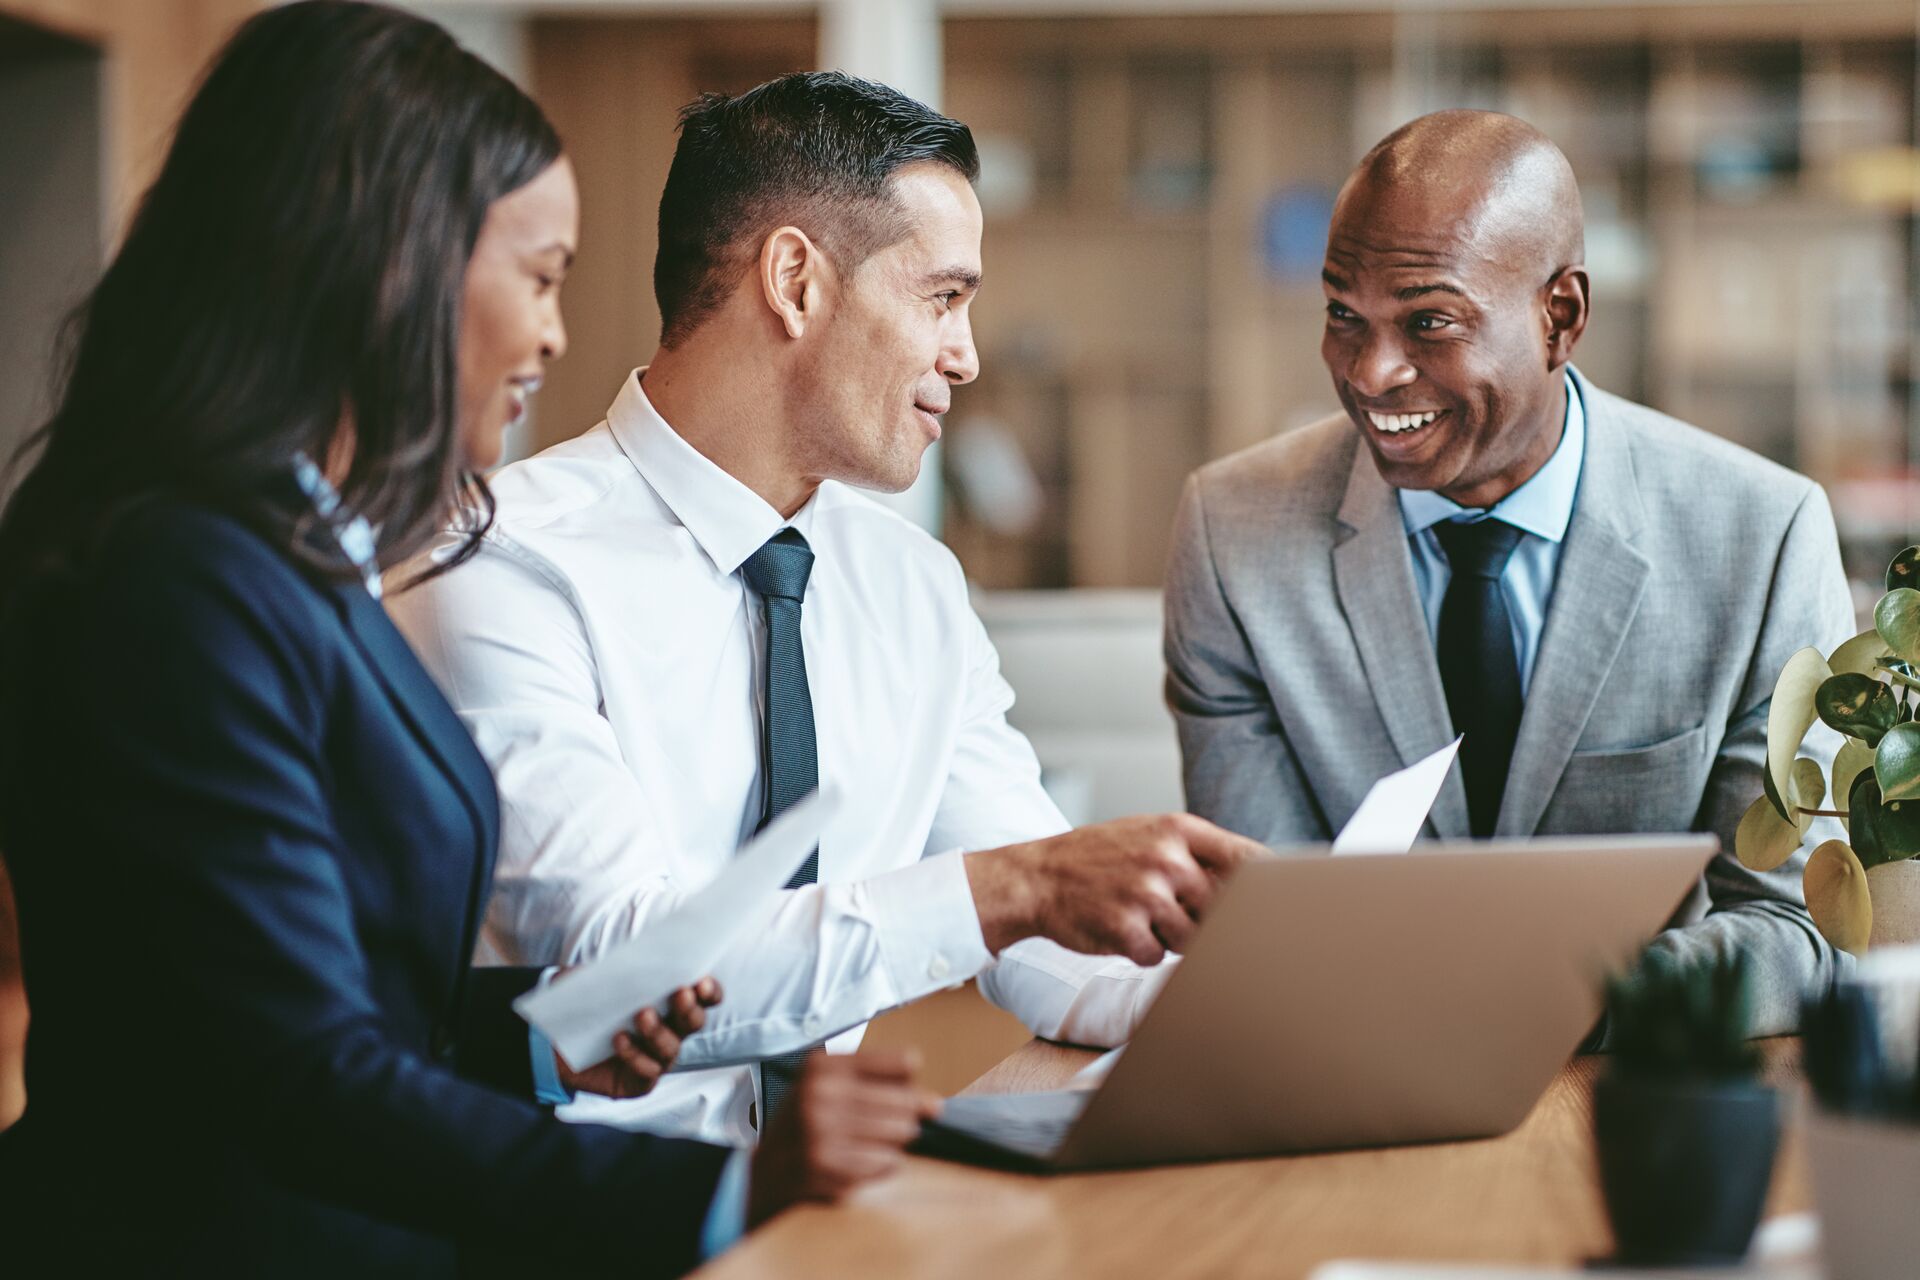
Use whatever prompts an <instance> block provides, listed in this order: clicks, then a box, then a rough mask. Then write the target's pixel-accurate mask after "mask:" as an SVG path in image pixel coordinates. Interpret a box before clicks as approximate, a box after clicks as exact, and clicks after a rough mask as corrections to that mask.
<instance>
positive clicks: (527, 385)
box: [507, 378, 541, 422]
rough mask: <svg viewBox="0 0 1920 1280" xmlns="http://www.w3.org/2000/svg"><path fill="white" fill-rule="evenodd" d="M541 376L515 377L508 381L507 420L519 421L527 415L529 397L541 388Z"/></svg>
mask: <svg viewBox="0 0 1920 1280" xmlns="http://www.w3.org/2000/svg"><path fill="white" fill-rule="evenodd" d="M540 382H541V379H539V378H515V379H513V380H512V381H510V382H508V383H507V420H508V421H509V422H518V421H520V419H521V418H523V417H525V416H526V412H527V399H528V397H530V396H531V395H533V393H534V392H536V391H538V390H539V389H540Z"/></svg>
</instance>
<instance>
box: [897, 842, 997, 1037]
mask: <svg viewBox="0 0 1920 1280" xmlns="http://www.w3.org/2000/svg"><path fill="white" fill-rule="evenodd" d="M963 856H964V855H963V854H961V853H958V852H954V853H942V854H936V855H935V856H933V857H931V858H923V859H921V860H920V861H919V862H916V863H914V864H913V865H911V866H907V867H902V868H901V869H900V870H898V871H890V872H888V873H887V874H885V875H881V876H875V877H874V878H873V879H871V880H868V881H867V882H866V890H867V894H868V902H869V905H870V907H871V909H872V917H871V918H872V920H873V922H874V930H875V934H876V936H877V937H878V939H879V942H880V956H881V959H882V961H883V962H884V963H885V964H886V966H887V972H888V973H889V975H891V977H892V978H893V985H894V989H895V990H896V991H897V992H898V993H899V996H900V999H901V1001H902V1003H905V1002H906V1001H910V1000H918V999H919V998H920V997H921V996H924V995H927V994H929V993H931V992H934V991H939V990H941V989H942V988H944V987H955V986H959V985H960V984H961V983H963V982H965V981H966V980H967V979H969V978H971V977H973V976H974V975H976V974H978V973H979V972H980V971H981V970H982V969H985V968H986V967H987V966H988V965H989V964H991V963H992V962H993V954H992V953H991V952H989V951H988V950H987V941H986V938H985V936H984V935H983V934H982V933H981V932H980V914H979V912H978V911H976V910H975V909H974V905H973V889H972V886H970V885H969V884H968V883H967V868H966V866H965V865H964V864H963V863H962V862H961V858H962V857H963Z"/></svg>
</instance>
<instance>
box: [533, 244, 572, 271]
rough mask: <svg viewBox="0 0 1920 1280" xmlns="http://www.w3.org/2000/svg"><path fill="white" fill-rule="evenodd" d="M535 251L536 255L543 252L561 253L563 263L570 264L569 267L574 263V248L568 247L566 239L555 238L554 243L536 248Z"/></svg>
mask: <svg viewBox="0 0 1920 1280" xmlns="http://www.w3.org/2000/svg"><path fill="white" fill-rule="evenodd" d="M534 253H535V254H536V255H537V254H542V253H557V254H559V255H560V260H561V263H562V265H564V266H568V267H571V266H572V265H573V250H572V249H569V248H568V247H567V244H566V242H565V241H564V240H555V241H554V242H553V243H552V244H550V245H547V246H546V247H545V248H542V249H535V250H534Z"/></svg>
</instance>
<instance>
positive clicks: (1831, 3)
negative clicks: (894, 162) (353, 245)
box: [0, 0, 1920, 818]
mask: <svg viewBox="0 0 1920 1280" xmlns="http://www.w3.org/2000/svg"><path fill="white" fill-rule="evenodd" d="M258 3H259V0H0V118H4V119H5V120H7V121H8V127H7V128H6V129H5V130H3V131H0V175H4V176H3V177H0V360H4V361H6V362H8V363H9V364H10V365H11V368H9V369H7V370H6V371H5V374H6V376H0V443H9V442H11V441H14V440H17V439H18V438H20V437H21V436H22V435H23V434H24V432H25V430H26V428H27V425H28V424H29V423H31V422H33V421H34V420H35V415H36V414H37V413H38V412H39V411H40V408H41V407H42V406H43V405H44V398H43V397H44V389H45V385H46V361H47V356H48V352H49V350H50V346H49V344H50V338H51V335H52V333H53V328H54V324H55V321H56V320H57V318H58V316H59V315H60V314H61V313H62V312H63V311H64V310H65V309H66V308H67V307H68V306H70V305H71V303H72V302H73V301H74V299H75V298H76V297H77V296H78V293H79V292H80V290H82V289H83V288H84V287H85V285H86V283H87V280H88V278H89V277H90V275H91V274H92V273H93V272H94V271H96V270H97V269H98V265H99V262H100V255H101V253H102V252H103V249H104V247H105V246H107V245H110V244H111V242H112V240H113V237H114V235H115V234H116V231H117V229H118V227H119V226H120V225H121V223H122V220H123V219H124V217H125V215H126V212H127V209H128V207H129V205H130V202H131V201H132V199H133V198H134V197H135V196H136V195H137V193H138V191H139V189H140V187H141V185H142V183H143V182H144V181H145V179H146V177H147V176H148V175H149V174H150V172H151V168H152V165H153V163H154V161H155V160H156V159H157V155H158V148H159V146H160V145H161V143H162V141H163V139H164V135H165V130H166V126H167V124H168V123H169V120H170V118H171V116H172V115H173V113H174V111H175V110H176V109H177V106H178V105H179V103H180V102H181V101H182V99H183V97H184V95H185V93H186V92H187V91H188V89H189V87H190V82H191V77H192V75H193V73H194V71H195V70H196V69H197V67H198V66H199V65H200V63H201V62H202V61H203V59H204V58H205V57H206V55H207V54H208V53H209V52H210V51H211V49H212V48H213V47H214V45H215V43H216V42H217V41H218V39H219V38H220V37H221V36H222V35H223V34H224V32H225V31H226V30H227V29H228V28H229V26H230V25H231V24H232V23H233V22H234V21H236V20H238V19H239V18H240V17H241V16H243V15H244V14H245V13H247V12H250V11H251V10H252V9H254V8H255V7H257V5H258ZM412 7H414V8H417V9H419V10H421V11H423V12H425V13H427V14H429V15H431V16H433V17H436V18H438V19H440V20H442V21H443V22H446V23H447V24H448V25H449V26H451V27H452V28H453V29H454V30H455V31H456V33H457V34H459V35H460V36H461V38H462V39H463V40H465V41H466V42H467V43H468V44H469V45H470V46H471V47H473V48H475V49H476V50H477V51H479V52H480V53H482V54H483V55H484V56H486V57H488V58H489V59H491V60H493V61H494V62H495V63H497V64H498V65H500V66H501V67H502V68H503V69H504V70H506V71H507V72H508V74H510V75H512V76H513V77H515V78H516V79H518V80H520V81H521V82H522V83H524V84H526V85H527V86H528V87H529V88H531V89H532V91H533V92H534V93H535V94H536V95H537V96H538V97H539V98H540V99H541V100H542V101H543V102H544V103H545V104H546V106H547V108H548V109H549V111H550V112H551V113H552V114H553V116H554V119H555V121H556V122H557V124H558V125H559V127H560V129H561V131H562V133H563V134H564V135H565V136H566V138H567V140H568V144H569V147H570V149H571V151H572V153H573V156H574V159H575V163H576V165H577V167H578V171H579V174H580V179H581V185H582V189H583V196H584V202H585V222H584V227H583V245H582V257H581V260H580V264H579V267H578V269H577V270H576V272H575V273H574V275H573V277H572V279H571V281H570V283H569V285H568V289H567V298H566V302H567V312H568V320H569V324H570V329H571V332H572V339H573V346H572V351H571V354H570V355H569V356H568V357H567V359H566V360H564V361H563V362H561V363H560V364H559V365H558V366H556V367H555V369H554V370H553V373H552V376H551V378H550V379H549V382H548V385H547V388H546V390H545V391H543V392H542V394H541V397H540V399H539V402H538V404H537V406H536V412H535V415H534V417H533V419H532V420H531V422H530V424H529V426H528V427H527V428H526V429H524V430H523V431H522V433H521V437H520V438H519V439H517V440H516V441H515V442H514V448H515V449H516V450H518V451H520V452H526V451H530V450H532V449H534V448H538V447H540V446H542V445H545V444H548V443H551V442H553V441H555V440H558V439H561V438H564V437H565V436H568V435H570V434H573V433H575V432H577V431H579V430H581V429H583V428H585V427H587V426H589V425H591V424H592V423H593V422H595V421H596V420H597V419H598V418H599V416H600V415H601V413H602V411H603V410H604V408H605V406H606V404H607V403H608V401H609V400H610V399H611V397H612V394H613V391H614V389H615V388H616V386H617V384H618V382H619V380H620V378H621V377H622V375H623V374H624V373H625V372H626V371H627V370H629V369H630V368H632V367H633V366H634V365H636V364H638V363H640V362H642V361H643V360H645V359H646V357H647V355H648V353H649V352H650V351H651V349H652V347H653V344H654V341H655V338H656V334H657V323H658V318H657V314H656V312H655V309H654V305H653V297H652V291H651V282H650V266H651V262H652V256H653V247H654V211H655V204H656V201H657V198H658V194H659V190H660V187H661V183H662V181H663V180H664V177H665V174H666V169H667V163H668V159H669V157H670V155H671V152H672V147H673V142H674V119H675V116H674V113H675V110H676V108H678V107H679V106H680V105H681V104H683V103H685V102H686V101H688V100H689V99H691V98H692V97H693V96H694V95H695V94H696V93H698V92H700V91H702V90H726V91H732V90H739V89H743V88H746V87H748V86H750V85H752V84H755V83H757V82H759V81H761V80H764V79H766V78H768V77H770V76H773V75H776V74H778V73H780V72H783V71H789V70H794V69H801V68H807V67H814V66H844V67H846V68H848V69H849V70H853V71H857V72H860V73H862V74H867V75H872V76H875V77H876V78H880V79H885V80H888V81H890V82H892V83H895V84H897V85H899V86H900V87H901V88H903V89H906V90H908V91H909V92H912V93H915V94H917V95H919V96H921V97H924V98H926V99H928V100H930V101H935V102H937V103H938V104H939V105H941V106H942V107H943V108H944V109H945V110H946V111H947V112H949V113H950V114H953V115H955V116H958V117H959V118H961V119H963V120H965V121H967V122H968V123H969V124H971V125H972V126H973V129H974V132H975V135H976V137H977V138H978V140H979V143H980V147H981V152H982V156H983V172H982V175H981V179H980V183H979V193H980V198H981V202H982V205H983V206H984V208H985V210H986V221H987V238H986V266H987V278H988V283H987V286H986V289H985V292H984V293H983V294H982V296H981V299H980V301H979V303H978V305H977V307H976V324H977V336H978V340H979V345H980V351H981V356H982V360H983V366H984V371H985V372H984V375H983V377H982V378H981V379H980V381H979V383H978V384H976V385H975V386H973V387H970V388H967V389H966V390H964V391H962V392H961V393H960V394H959V395H958V396H957V397H956V400H955V407H954V411H953V413H952V415H951V418H950V421H949V424H948V432H947V436H946V439H945V440H944V441H943V442H942V444H941V446H940V447H939V448H938V450H937V451H936V454H935V456H934V457H933V458H932V459H931V462H930V466H929V468H928V475H927V476H926V478H925V483H923V484H922V485H921V486H920V487H919V488H918V490H917V491H916V492H915V493H913V494H911V495H908V496H907V497H906V498H905V499H903V500H902V501H903V503H904V505H905V506H906V507H907V509H908V510H909V511H910V512H911V513H912V514H913V515H914V517H915V518H916V519H918V520H920V521H921V522H922V523H923V524H925V525H927V526H928V527H930V528H932V529H934V530H935V531H936V532H938V533H939V534H940V536H942V537H943V538H945V539H946V540H947V541H948V543H950V544H951V545H952V547H953V548H954V550H955V551H956V552H957V553H958V554H959V556H960V558H961V560H962V562H963V563H964V564H965V566H966V568H967V571H968V574H969V575H970V577H971V578H972V580H973V581H974V582H975V583H976V584H977V585H978V587H979V588H980V592H981V595H980V600H981V608H982V611H983V613H984V614H985V615H986V617H987V618H988V621H989V625H990V626H991V627H992V629H993V631H994V634H995V637H996V639H997V640H998V642H999V643H1000V646H1001V648H1002V652H1003V657H1004V661H1005V664H1006V667H1007V671H1008V675H1009V678H1010V679H1012V681H1013V682H1014V684H1015V687H1016V689H1017V690H1018V691H1019V694H1020V697H1021V703H1020V706H1019V707H1018V708H1017V709H1016V712H1015V717H1016V719H1017V720H1018V721H1019V722H1020V723H1021V724H1022V726H1023V727H1025V728H1026V729H1027V730H1028V731H1029V732H1030V733H1031V734H1032V735H1033V737H1034V739H1035V742H1036V745H1037V746H1038V748H1039V750H1040V752H1041V755H1042V758H1043V760H1044V761H1045V762H1046V764H1047V766H1048V769H1049V781H1050V784H1051V785H1053V786H1054V788H1055V791H1056V793H1057V794H1058V795H1059V797H1060V799H1061V801H1062V803H1063V805H1064V806H1065V807H1067V808H1068V809H1069V811H1070V812H1071V813H1072V815H1073V816H1075V817H1078V818H1091V817H1100V816H1108V815H1111V814H1113V813H1118V812H1127V811H1138V810H1142V809H1151V808H1158V807H1163V806H1176V805H1178V803H1179V792H1178V778H1177V767H1176V756H1175V753H1174V747H1173V740H1172V732H1171V726H1170V724H1169V722H1168V720H1167V717H1166V714H1165V712H1164V710H1162V708H1161V706H1160V700H1159V664H1158V626H1159V606H1158V599H1157V594H1156V590H1155V589H1156V588H1157V586H1158V584H1159V582H1160V579H1161V574H1162V568H1163V562H1164V557H1165V554H1166V549H1167V531H1168V525H1169V521H1170V518H1171V515H1172V512H1173V505H1174V502H1175V499H1176V497H1177V495H1178V492H1179V486H1180V483H1181V480H1182V478H1183V477H1184V476H1185V475H1186V474H1187V472H1188V471H1190V470H1191V469H1192V468H1193V467H1195V466H1197V465H1199V464H1200V463H1202V462H1205V461H1206V460H1208V459H1210V458H1214V457H1218V456H1220V455H1222V454H1225V453H1228V452H1230V451H1232V450H1235V449H1238V448H1241V447H1243V446H1246V445H1248V444H1251V443H1253V442H1255V441H1258V440H1261V439H1263V438H1265V437H1267V436H1269V435H1271V434H1272V433H1274V432H1276V431H1282V430H1285V429H1287V428H1289V427H1292V426H1297V425H1299V424H1301V423H1304V422H1308V421H1311V420H1313V419H1315V418H1317V417H1319V416H1321V415H1323V414H1325V413H1327V412H1329V411H1331V410H1332V409H1333V408H1334V407H1335V401H1334V399H1333V395H1332V392H1331V390H1330V387H1329V385H1328V380H1327V376H1326V373H1325V371H1324V370H1323V368H1322V367H1321V364H1320V360H1319V354H1318V335H1319V329H1320V323H1321V295H1320V289H1319V284H1318V272H1319V264H1320V260H1321V250H1322V247H1323V240H1324V233H1325V228H1326V223H1327V218H1328V213H1329V209H1330V206H1331V202H1332V199H1333V196H1334V193H1335V191H1336V189H1337V187H1338V185H1339V183H1340V181H1341V179H1342V178H1343V177H1344V175H1345V174H1346V172H1347V170H1348V169H1349V167H1350V166H1351V165H1352V163H1353V162H1354V160H1355V159H1356V158H1357V157H1358V156H1359V155H1360V153H1361V152H1363V151H1364V150H1365V149H1366V148H1367V147H1368V146H1369V145H1370V144H1371V143H1373V142H1374V141H1375V140H1377V139H1378V138H1379V137H1380V136H1381V135H1383V134H1384V133H1386V132H1387V131H1388V130H1390V129H1391V128H1393V127H1394V126H1395V125H1397V124H1399V123H1401V122H1402V121H1404V120H1406V119H1408V118H1410V117H1412V116H1414V115H1417V114H1420V113H1422V112H1425V111H1428V110H1432V109H1436V108H1440V107H1448V106H1480V107H1492V108H1498V109H1501V110H1506V111H1511V112H1513V113H1515V114H1518V115H1520V116H1523V117H1525V118H1527V119H1529V120H1531V121H1533V122H1534V123H1535V124H1537V125H1539V126H1540V127H1541V128H1543V129H1544V130H1546V131H1547V132H1548V133H1549V134H1551V135H1552V136H1553V137H1554V138H1555V139H1557V140H1558V141H1559V142H1560V144H1561V145H1562V146H1563V147H1564V148H1565V150H1566V151H1567V153H1568V155H1569V156H1570V157H1571V158H1572V160H1573V163H1574V167H1575V169H1576V171H1577V172H1578V174H1579V177H1580V181H1581V186H1582V189H1583V192H1584V194H1585V198H1586V207H1587V218H1588V263H1589V266H1590V268H1591V271H1592V275H1593V285H1594V298H1595V313H1594V319H1593V323H1592V325H1591V327H1590V328H1589V329H1588V332H1587V336H1586V339H1585V341H1584V342H1583V344H1582V348H1581V351H1580V353H1579V362H1580V364H1581V365H1582V366H1583V367H1584V369H1585V370H1586V371H1587V372H1588V373H1589V374H1591V375H1592V376H1593V378H1594V379H1595V380H1596V381H1597V382H1599V383H1600V384H1601V385H1603V386H1606V387H1608V388H1609V389H1611V390H1614V391H1617V392H1620V393H1622V394H1624V395H1627V396H1629V397H1632V398H1634V399H1638V400H1641V401H1644V402H1646V403H1649V404H1652V405H1654V406H1656V407H1658V408H1661V409H1665V410H1667V411H1669V412H1672V413H1674V414H1676V415H1678V416H1680V417H1682V418H1685V419H1688V420H1690V421H1692V422H1695V423H1698V424H1700V425H1701V426H1704V427H1706V428H1708V429H1710V430H1713V431H1716V432H1719V433H1721V434H1723V435H1726V436H1728V437H1729V438H1731V439H1734V440H1737V441H1740V442H1741V443H1743V444H1746V445H1748V446H1750V447H1752V448H1754V449H1756V450H1758V451H1759V452H1761V453H1763V454H1766V455H1767V456H1769V457H1772V458H1776V459H1778V460H1779V461H1781V462H1783V463H1786V464H1787V465H1789V466H1793V467H1796V468H1799V469H1800V470H1803V471H1805V472H1807V473H1809V474H1811V475H1813V476H1814V477H1816V478H1817V479H1819V480H1820V481H1822V482H1823V483H1824V484H1826V486H1827V487H1828V490H1829V492H1830V493H1831V494H1832V496H1833V499H1834V506H1835V509H1836V513H1837V515H1838V518H1839V523H1840V531H1841V536H1842V539H1843V542H1844V544H1845V552H1846V556H1847V563H1848V567H1849V570H1850V572H1851V573H1852V574H1853V575H1854V576H1855V578H1856V579H1857V580H1859V581H1860V582H1861V583H1862V590H1863V592H1865V591H1866V586H1865V584H1867V583H1868V582H1869V581H1871V580H1872V579H1875V578H1877V576H1878V574H1879V572H1880V567H1881V566H1882V565H1883V564H1884V563H1885V560H1886V558H1887V556H1888V555H1889V554H1890V552H1891V551H1893V550H1894V549H1896V548H1897V547H1899V546H1900V545H1903V544H1904V542H1905V541H1906V540H1907V539H1908V537H1909V536H1910V535H1912V534H1913V533H1915V532H1917V531H1920V465H1917V463H1920V398H1916V396H1915V394H1914V379H1915V376H1916V367H1920V365H1917V362H1916V359H1915V353H1916V349H1917V347H1920V326H1917V325H1916V321H1915V302H1914V298H1915V288H1914V282H1915V278H1916V265H1915V264H1916V257H1917V256H1920V254H1917V252H1916V250H1917V248H1920V220H1917V219H1916V204H1917V203H1920V152H1916V149H1915V144H1916V79H1915V50H1916V38H1917V34H1920V4H1916V3H1915V2H1914V0H1821V2H1819V3H1774V2H1750V3H1739V4H1729V3H1693V2H1691V0H1668V2H1666V3H1638V4H1635V3H1621V2H1618V0H1604V2H1595V3H1587V4H1574V3H1552V2H1547V0H1507V2H1506V3H1504V4H1482V3H1470V2H1466V0H1403V2H1401V3H1381V2H1377V0H1376V2H1369V0H1317V2H1313V0H1211V2H1210V3H1209V2H1207V0H818V2H817V3H765V2H762V0H706V2H704V3H702V2H701V0H551V2H547V0H434V2H431V3H418V4H415V5H413V6H412ZM1701 481H1702V483H1711V482H1712V478H1711V477H1702V478H1701ZM1761 571H1763V569H1761V568H1760V567H1756V572H1761Z"/></svg>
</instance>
